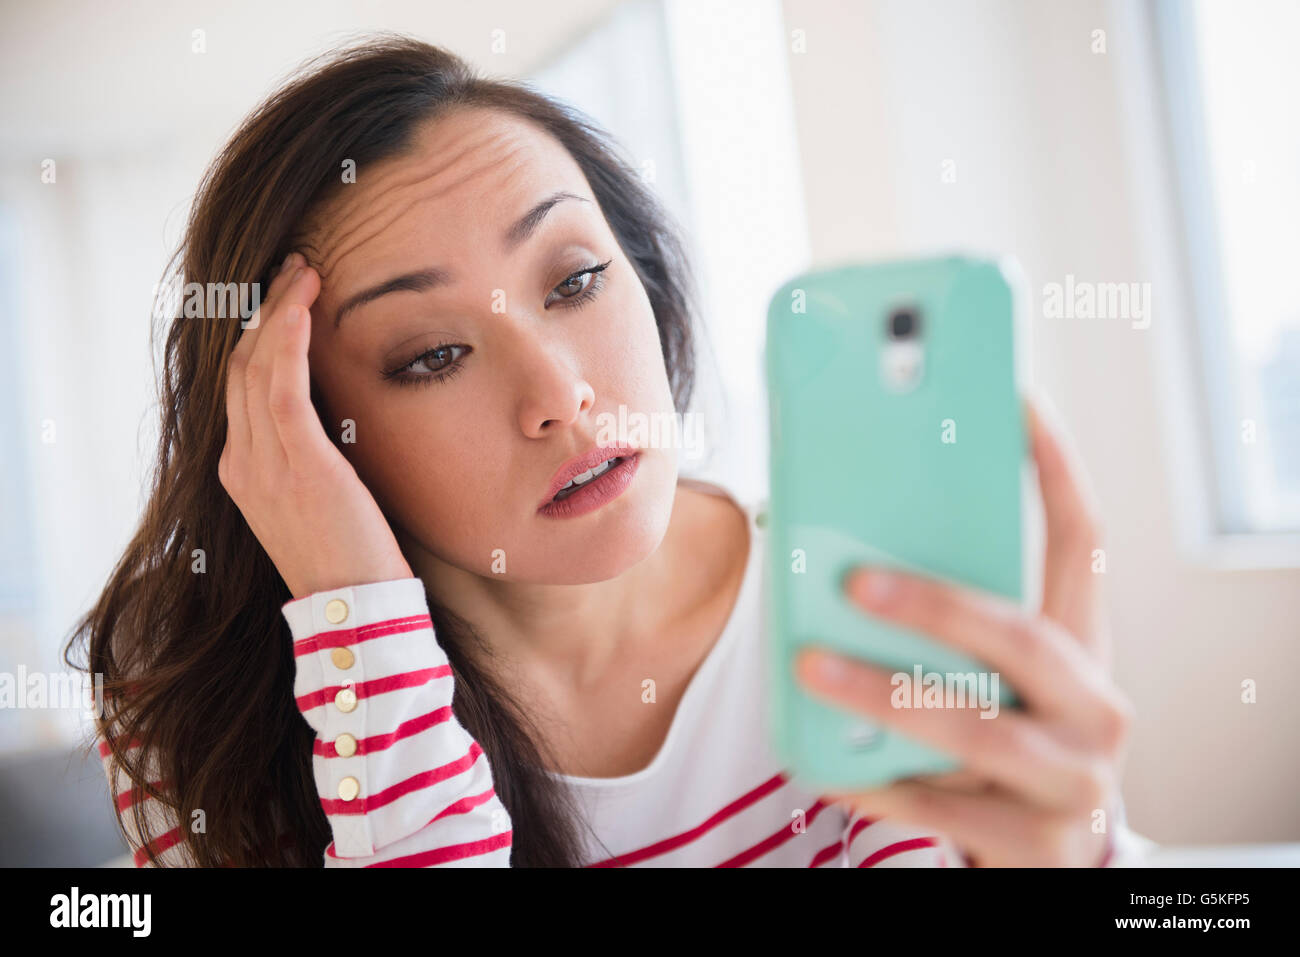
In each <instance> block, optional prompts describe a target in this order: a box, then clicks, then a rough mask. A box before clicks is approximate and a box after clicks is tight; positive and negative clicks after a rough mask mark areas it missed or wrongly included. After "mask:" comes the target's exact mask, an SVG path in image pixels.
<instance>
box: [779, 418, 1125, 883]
mask: <svg viewBox="0 0 1300 957" xmlns="http://www.w3.org/2000/svg"><path fill="white" fill-rule="evenodd" d="M1027 411H1028V420H1029V428H1030V440H1031V443H1032V446H1033V455H1034V460H1035V462H1036V463H1037V466H1038V476H1039V485H1040V488H1041V490H1042V496H1043V506H1044V511H1045V513H1046V520H1047V549H1046V556H1045V574H1044V579H1043V605H1042V609H1041V611H1040V612H1039V613H1038V614H1037V615H1026V614H1025V613H1024V612H1022V611H1021V610H1020V608H1019V607H1018V606H1017V605H1015V604H1014V603H1012V602H1010V601H1008V600H1006V599H1003V598H1001V597H998V596H994V595H991V594H989V593H985V592H980V591H973V590H969V589H964V588H960V587H956V586H953V585H949V584H944V583H940V582H937V581H934V580H928V579H923V578H919V577H914V576H909V575H903V574H901V573H896V572H890V573H885V572H884V571H883V570H877V571H864V570H857V571H856V572H855V573H854V574H853V575H851V576H849V578H848V579H847V584H846V587H847V589H848V593H849V595H850V596H851V597H852V599H853V600H854V601H855V602H856V603H857V604H859V605H860V606H861V607H862V608H863V609H865V610H866V611H867V612H868V613H870V614H871V615H873V616H876V617H878V618H881V619H883V620H887V621H890V622H891V623H894V624H897V625H900V626H902V627H905V628H908V629H910V630H914V631H917V632H924V633H927V634H929V635H932V636H933V637H935V638H938V639H939V640H941V641H944V642H946V643H947V644H949V645H952V646H954V647H956V648H958V649H960V650H961V651H963V652H965V653H967V654H968V655H970V656H971V657H973V658H975V659H977V660H979V661H981V662H983V663H984V664H985V665H986V666H987V667H988V668H989V669H991V670H993V671H997V672H999V673H1000V675H1001V676H1002V677H1005V678H1006V679H1007V680H1008V681H1010V682H1011V685H1012V687H1013V688H1015V689H1016V692H1017V693H1018V694H1019V696H1020V699H1021V705H1022V709H1003V710H1002V711H1000V712H999V713H998V714H997V716H996V717H995V718H993V719H991V720H989V719H983V718H981V717H980V711H979V710H978V709H976V708H937V709H928V708H894V707H892V706H891V704H890V696H891V693H892V692H893V685H892V684H891V678H890V675H891V672H889V671H886V670H884V669H881V668H876V667H872V666H870V665H868V664H866V663H865V662H863V661H861V660H860V659H856V658H851V657H843V656H840V655H836V654H833V653H831V652H829V651H812V650H807V651H804V652H803V653H802V654H801V655H800V657H799V660H798V661H797V663H796V670H797V673H798V676H799V678H800V680H801V681H802V682H803V684H804V685H805V686H806V687H807V689H808V690H809V691H810V692H811V693H814V694H816V695H818V696H819V697H822V698H825V699H827V700H829V701H832V702H834V703H836V704H839V705H840V706H842V707H844V708H846V709H848V710H851V711H854V712H858V713H861V714H863V715H865V716H866V717H868V718H870V719H874V720H876V721H878V722H880V723H883V724H886V725H889V726H892V727H893V728H894V729H895V730H897V731H898V732H899V733H901V734H903V735H905V736H908V737H911V738H914V739H915V740H917V741H920V742H923V743H926V744H929V745H932V746H934V747H935V748H937V749H939V750H941V751H944V752H946V753H948V754H950V755H952V756H953V757H954V758H956V759H957V760H958V761H959V762H960V763H961V765H962V770H961V771H958V772H955V773H953V774H947V775H922V776H916V777H912V778H908V779H904V780H900V781H896V782H894V783H893V784H891V785H889V786H887V787H883V788H879V789H875V790H870V791H862V792H857V793H853V794H842V793H832V794H829V795H827V797H829V798H830V799H831V800H834V801H842V802H845V803H847V804H848V805H850V806H851V807H853V808H855V809H856V810H857V811H859V812H860V813H861V814H863V815H866V816H870V817H882V816H888V817H891V818H894V819H896V820H898V821H900V822H906V823H911V824H915V825H918V826H921V827H926V828H933V829H934V830H936V831H939V832H941V833H943V834H944V835H946V836H948V837H950V838H951V839H952V840H953V841H954V843H956V844H957V845H958V846H960V847H961V848H962V850H963V851H964V852H965V854H966V856H967V859H968V860H969V862H970V863H972V864H974V865H975V866H977V867H989V866H1022V867H1045V866H1046V867H1051V866H1065V867H1080V866H1082V867H1089V866H1096V865H1098V864H1101V863H1102V862H1103V858H1104V856H1105V855H1106V848H1107V846H1108V842H1107V835H1106V833H1095V832H1094V827H1093V821H1094V815H1095V812H1097V811H1103V812H1104V813H1105V818H1104V824H1105V829H1106V831H1109V830H1110V829H1111V828H1113V827H1114V826H1115V825H1116V821H1115V814H1116V811H1117V810H1118V807H1119V803H1120V794H1119V775H1120V764H1121V761H1122V759H1123V756H1124V754H1123V752H1124V749H1125V747H1126V744H1127V736H1128V730H1129V726H1130V724H1131V722H1132V719H1133V706H1132V705H1131V704H1130V702H1129V701H1128V699H1127V698H1125V697H1124V695H1123V694H1122V693H1121V692H1120V691H1119V689H1118V688H1117V687H1116V686H1115V684H1114V683H1113V681H1112V680H1111V677H1110V674H1109V671H1110V642H1109V636H1108V633H1107V631H1106V627H1105V624H1104V622H1103V621H1102V620H1101V616H1100V614H1099V611H1098V607H1097V605H1098V588H1097V574H1096V573H1095V572H1094V570H1093V567H1094V562H1095V560H1096V559H1095V554H1094V550H1096V549H1099V548H1100V547H1101V546H1100V543H1099V538H1100V529H1099V525H1098V521H1097V519H1096V510H1095V508H1094V507H1093V505H1092V503H1091V500H1090V497H1089V495H1088V493H1087V492H1086V490H1085V487H1084V484H1083V477H1082V472H1081V470H1080V469H1079V467H1078V466H1077V464H1076V463H1075V461H1074V459H1073V456H1072V455H1071V453H1070V452H1069V450H1068V449H1067V447H1066V445H1065V443H1064V441H1063V439H1062V438H1061V437H1060V435H1059V434H1057V433H1056V432H1055V430H1053V429H1051V428H1049V427H1048V426H1047V425H1046V423H1045V422H1044V420H1043V418H1042V417H1041V413H1039V412H1038V410H1037V409H1035V408H1034V406H1033V405H1032V404H1027ZM819 664H826V665H830V666H832V670H833V671H837V672H838V673H839V677H838V679H834V680H831V679H828V678H826V677H822V676H820V673H819V671H818V669H817V666H818V665H819ZM835 666H837V667H835Z"/></svg>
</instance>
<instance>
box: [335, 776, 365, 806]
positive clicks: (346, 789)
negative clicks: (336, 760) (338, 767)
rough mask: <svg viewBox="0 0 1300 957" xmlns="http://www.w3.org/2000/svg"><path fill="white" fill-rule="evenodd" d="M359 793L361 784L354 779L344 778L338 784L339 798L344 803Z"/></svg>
mask: <svg viewBox="0 0 1300 957" xmlns="http://www.w3.org/2000/svg"><path fill="white" fill-rule="evenodd" d="M360 793H361V782H360V781H358V780H357V779H356V778H350V777H349V778H344V779H343V780H342V781H340V782H339V797H341V798H342V799H343V800H345V801H351V800H352V799H353V798H355V797H356V796H357V795H358V794H360Z"/></svg>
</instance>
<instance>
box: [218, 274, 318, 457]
mask: <svg viewBox="0 0 1300 957" xmlns="http://www.w3.org/2000/svg"><path fill="white" fill-rule="evenodd" d="M300 262H303V263H305V262H306V260H305V259H304V258H303V256H302V254H301V253H296V252H291V253H289V255H288V256H286V257H285V259H284V262H283V263H281V264H280V268H279V270H278V271H277V273H276V275H275V277H274V278H273V279H272V280H271V284H270V286H269V287H268V289H267V295H266V297H265V298H264V299H262V300H261V301H260V302H259V303H258V307H257V309H256V310H255V311H254V312H253V316H252V318H251V319H250V320H249V323H248V325H247V327H245V328H244V329H243V331H242V332H241V333H240V335H239V338H238V340H236V342H235V347H234V348H233V349H232V350H231V352H230V357H229V359H227V362H226V436H227V441H228V442H229V443H231V444H232V448H231V450H230V451H231V453H232V454H234V455H235V456H236V457H240V458H242V457H243V456H246V455H247V454H248V453H249V451H250V449H251V447H252V441H253V437H252V429H251V424H250V422H249V417H248V395H247V387H246V381H245V375H244V373H245V370H246V368H247V366H248V360H249V357H250V356H251V355H252V354H253V350H254V348H255V347H256V345H257V339H258V337H259V335H260V334H261V328H262V322H261V317H262V315H263V310H267V311H269V310H271V309H273V308H274V303H275V297H276V296H277V295H278V294H279V293H280V292H282V291H283V290H284V287H285V284H286V283H287V282H288V281H289V277H290V276H291V275H292V273H291V272H290V267H294V268H296V267H297V265H298V263H300Z"/></svg>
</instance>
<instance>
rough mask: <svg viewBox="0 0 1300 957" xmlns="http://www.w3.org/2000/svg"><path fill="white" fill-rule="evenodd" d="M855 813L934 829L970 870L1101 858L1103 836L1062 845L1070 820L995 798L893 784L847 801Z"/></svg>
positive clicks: (917, 783) (913, 784)
mask: <svg viewBox="0 0 1300 957" xmlns="http://www.w3.org/2000/svg"><path fill="white" fill-rule="evenodd" d="M847 801H848V802H849V803H850V804H851V805H852V806H853V807H854V808H855V809H856V810H857V811H858V813H860V814H868V815H872V816H876V817H889V818H892V819H894V820H896V821H899V822H902V823H907V824H911V825H914V826H919V827H924V828H927V829H930V830H934V831H937V832H939V833H940V834H942V835H943V836H945V837H947V838H950V839H951V840H952V841H953V843H955V844H957V845H958V846H960V847H961V848H962V849H963V850H964V851H966V853H967V854H969V855H970V856H971V858H972V859H973V863H974V864H975V866H985V867H987V866H1020V867H1043V866H1060V865H1064V864H1069V863H1070V862H1071V861H1078V860H1091V859H1093V858H1094V857H1100V855H1101V854H1102V849H1103V846H1104V844H1105V836H1104V835H1094V838H1095V840H1092V841H1090V842H1089V843H1090V844H1095V845H1096V847H1095V852H1096V853H1095V854H1093V853H1092V851H1093V850H1094V848H1092V847H1088V848H1083V849H1076V848H1074V847H1072V846H1071V845H1072V844H1073V843H1074V840H1073V839H1071V840H1070V843H1067V842H1066V840H1065V836H1066V835H1067V834H1069V833H1070V832H1069V830H1068V829H1069V827H1070V820H1069V818H1068V817H1067V816H1064V815H1062V814H1060V813H1059V812H1054V811H1050V810H1044V809H1041V808H1035V807H1031V806H1026V805H1025V804H1023V803H1021V802H1019V801H1017V800H1015V799H1014V798H1012V797H1010V796H1007V795H1002V794H998V793H990V794H986V795H970V794H955V793H952V792H949V791H944V790H942V789H939V788H934V787H931V786H929V785H928V784H926V783H925V782H923V781H918V780H906V781H898V782H896V783H894V784H892V785H890V786H889V787H887V788H881V789H878V790H875V791H866V792H862V793H860V794H856V795H851V796H848V797H847Z"/></svg>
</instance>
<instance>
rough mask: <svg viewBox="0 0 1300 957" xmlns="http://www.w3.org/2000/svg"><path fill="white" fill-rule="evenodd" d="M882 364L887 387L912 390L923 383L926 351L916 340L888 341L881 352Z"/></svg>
mask: <svg viewBox="0 0 1300 957" xmlns="http://www.w3.org/2000/svg"><path fill="white" fill-rule="evenodd" d="M880 366H881V369H880V372H881V378H882V379H883V380H884V382H885V385H886V387H888V388H889V389H891V390H893V391H894V392H910V391H912V390H913V389H915V388H916V387H917V386H918V385H920V383H921V373H922V370H923V368H924V366H925V351H924V349H923V348H922V346H921V344H920V343H919V342H917V341H915V340H903V341H887V342H886V343H885V345H884V348H883V349H881V352H880Z"/></svg>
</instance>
